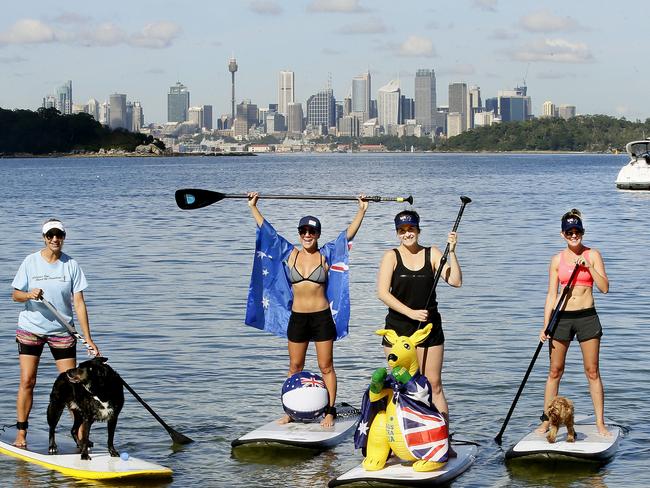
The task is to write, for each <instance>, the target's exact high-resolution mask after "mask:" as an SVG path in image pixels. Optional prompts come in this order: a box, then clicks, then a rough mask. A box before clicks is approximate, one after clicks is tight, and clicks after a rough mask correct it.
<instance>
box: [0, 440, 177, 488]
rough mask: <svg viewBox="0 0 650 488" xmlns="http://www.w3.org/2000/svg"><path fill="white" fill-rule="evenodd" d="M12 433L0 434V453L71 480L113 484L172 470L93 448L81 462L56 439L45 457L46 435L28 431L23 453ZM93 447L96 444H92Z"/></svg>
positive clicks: (166, 475) (168, 473) (162, 475)
mask: <svg viewBox="0 0 650 488" xmlns="http://www.w3.org/2000/svg"><path fill="white" fill-rule="evenodd" d="M14 439H15V429H13V428H9V429H5V431H3V432H0V452H1V453H3V454H6V455H8V456H12V457H14V458H17V459H22V460H23V461H27V462H29V463H32V464H37V465H39V466H42V467H44V468H47V469H52V470H55V471H59V472H61V473H63V474H65V475H68V476H73V477H75V478H84V479H92V480H115V479H121V478H152V477H153V478H170V477H171V476H172V470H171V469H169V468H167V467H165V466H161V465H159V464H154V463H150V462H149V461H144V460H142V459H138V458H135V457H130V456H128V457H127V456H126V455H123V457H111V456H110V454H109V453H108V451H107V450H106V449H105V448H104V449H97V448H93V449H91V451H90V457H91V459H90V460H85V461H84V460H82V459H81V454H79V450H78V449H77V447H76V446H75V445H74V442H72V439H69V436H68V438H67V439H64V438H63V434H60V435H59V436H57V445H58V447H59V454H48V452H47V451H48V435H47V433H46V432H42V431H40V432H39V431H34V430H32V429H30V430H29V431H28V435H27V442H28V445H27V449H24V448H20V447H15V446H14V445H13V444H12V443H13V441H14ZM95 444H97V442H96V443H95Z"/></svg>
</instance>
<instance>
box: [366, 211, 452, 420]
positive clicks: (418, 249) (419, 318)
mask: <svg viewBox="0 0 650 488" xmlns="http://www.w3.org/2000/svg"><path fill="white" fill-rule="evenodd" d="M395 229H396V230H397V237H398V239H399V241H400V245H399V247H398V248H396V249H391V250H390V251H386V253H385V254H384V257H383V258H382V260H381V265H380V267H379V275H378V278H377V296H378V297H379V299H380V300H381V301H382V302H384V303H385V304H386V305H387V306H388V315H387V316H386V328H387V329H392V330H394V331H396V332H397V333H398V334H399V335H406V336H410V335H412V334H413V333H414V332H415V331H416V330H417V329H418V328H421V327H423V326H424V325H426V324H428V323H432V324H433V328H432V329H431V333H430V334H429V336H428V337H427V339H426V340H425V341H424V342H423V343H422V344H420V346H418V350H417V353H418V359H419V361H420V371H421V372H422V373H423V374H424V375H425V376H426V377H427V379H428V380H429V383H430V384H431V394H432V400H433V403H434V405H435V407H436V408H437V409H438V411H439V412H440V413H442V414H443V415H445V417H446V418H447V419H448V418H449V408H448V406H447V400H446V398H445V394H444V392H443V389H442V378H441V373H442V360H443V355H444V335H443V332H442V320H441V318H440V314H439V313H438V304H437V301H436V293H435V290H433V291H432V288H433V281H434V276H435V271H436V267H437V265H438V263H440V258H441V257H442V252H441V251H440V250H439V249H438V248H436V247H430V248H429V247H423V246H421V245H420V243H419V242H418V239H419V237H420V217H419V215H418V214H417V212H414V211H412V210H404V211H403V212H400V213H398V214H397V216H396V217H395ZM456 240H457V236H456V233H455V232H450V233H449V235H448V237H447V242H448V244H449V258H448V261H447V263H446V264H445V266H444V268H443V269H442V274H441V275H440V276H441V277H442V279H444V280H445V281H446V282H447V283H448V284H449V285H451V286H453V287H455V288H457V287H460V286H461V285H462V282H463V275H462V273H461V270H460V265H459V264H458V259H457V258H456ZM384 346H387V344H386V343H384ZM385 350H388V348H387V347H385ZM425 351H426V355H425ZM425 357H426V358H427V359H426V362H425V364H422V362H423V358H425Z"/></svg>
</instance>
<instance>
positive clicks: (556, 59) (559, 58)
mask: <svg viewBox="0 0 650 488" xmlns="http://www.w3.org/2000/svg"><path fill="white" fill-rule="evenodd" d="M511 58H512V59H514V60H516V61H544V62H549V63H589V62H592V61H593V59H594V57H593V55H592V54H591V51H590V50H589V46H587V44H585V43H584V42H569V41H567V40H565V39H541V40H538V41H534V42H532V43H530V44H528V45H526V46H524V47H522V48H521V49H519V50H517V51H514V52H512V53H511Z"/></svg>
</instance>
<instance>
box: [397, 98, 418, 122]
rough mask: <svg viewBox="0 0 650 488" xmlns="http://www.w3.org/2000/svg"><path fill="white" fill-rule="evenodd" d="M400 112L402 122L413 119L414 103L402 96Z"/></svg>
mask: <svg viewBox="0 0 650 488" xmlns="http://www.w3.org/2000/svg"><path fill="white" fill-rule="evenodd" d="M400 103H401V107H400V110H401V111H402V122H404V121H405V120H410V119H415V101H414V100H413V99H412V98H407V97H406V96H405V95H402V97H401V100H400Z"/></svg>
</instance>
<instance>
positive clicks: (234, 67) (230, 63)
mask: <svg viewBox="0 0 650 488" xmlns="http://www.w3.org/2000/svg"><path fill="white" fill-rule="evenodd" d="M237 68H238V66H237V60H236V59H235V58H234V57H232V58H230V60H229V61H228V71H230V75H231V77H232V98H231V101H230V103H231V104H232V111H231V117H232V121H233V122H232V123H233V124H234V123H235V122H234V121H235V73H236V72H237Z"/></svg>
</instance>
